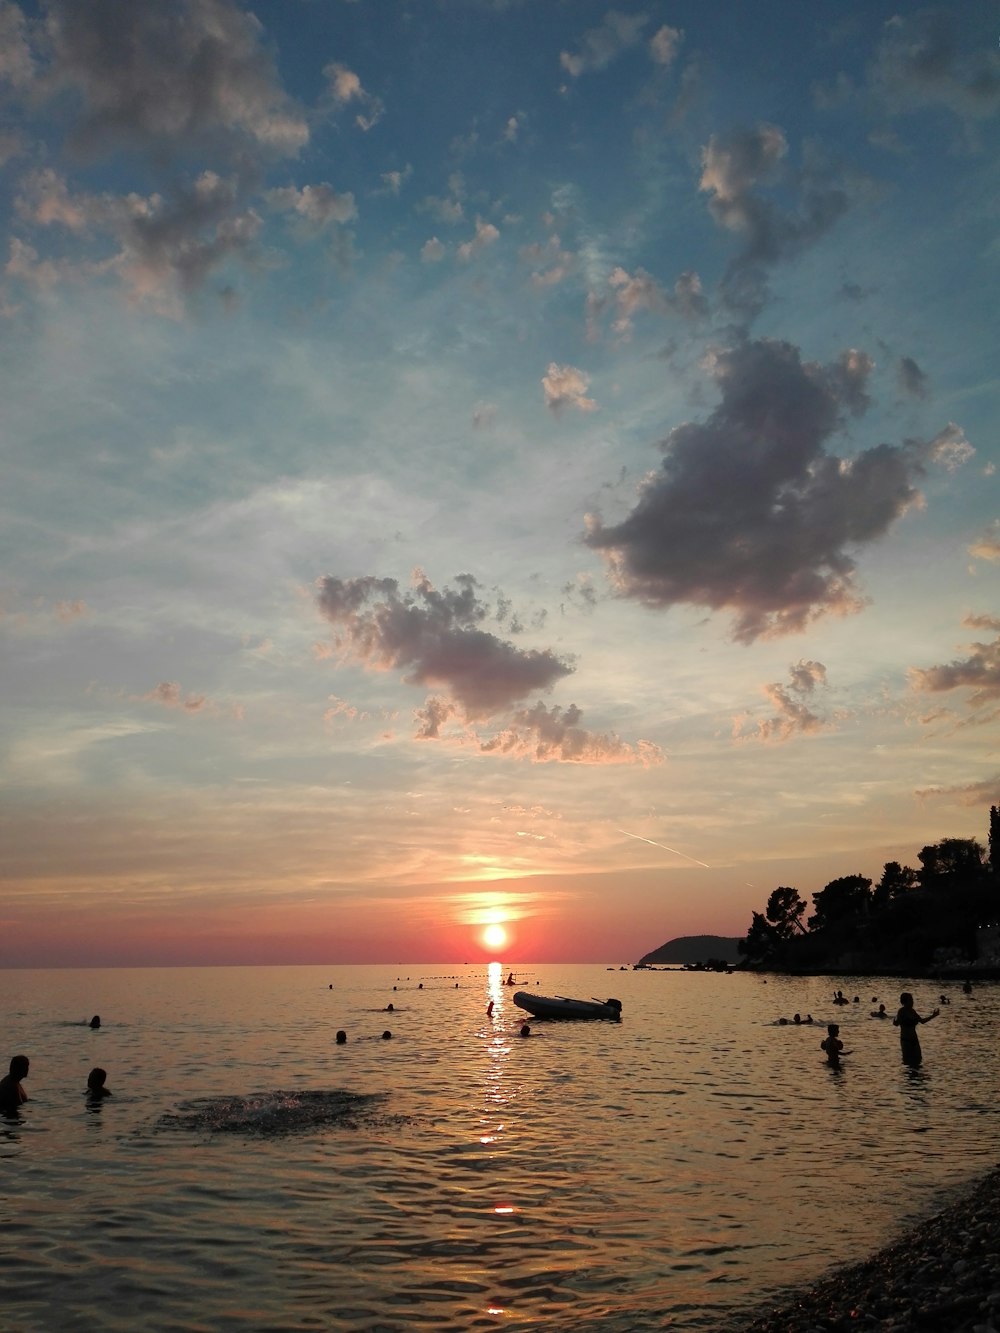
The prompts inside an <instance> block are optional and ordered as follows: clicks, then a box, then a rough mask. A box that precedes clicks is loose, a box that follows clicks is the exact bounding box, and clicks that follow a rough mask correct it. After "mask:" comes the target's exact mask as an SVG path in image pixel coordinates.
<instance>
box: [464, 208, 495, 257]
mask: <svg viewBox="0 0 1000 1333" xmlns="http://www.w3.org/2000/svg"><path fill="white" fill-rule="evenodd" d="M499 239H500V232H499V230H498V229H497V228H496V227H494V225H493V223H492V222H484V221H483V219H482V218H476V234H475V235H474V236H473V238H472V240H471V241H465V242H463V244H462V245H460V246H459V247H458V250H457V254H458V258H459V259H461V260H462V261H463V263H467V262H468V261H469V260H470V259H472V258H473V257H474V256H475V255H478V254H479V253H480V251H482V250H485V249H486V248H487V246H490V245H493V244H494V243H495V242H496V241H498V240H499Z"/></svg>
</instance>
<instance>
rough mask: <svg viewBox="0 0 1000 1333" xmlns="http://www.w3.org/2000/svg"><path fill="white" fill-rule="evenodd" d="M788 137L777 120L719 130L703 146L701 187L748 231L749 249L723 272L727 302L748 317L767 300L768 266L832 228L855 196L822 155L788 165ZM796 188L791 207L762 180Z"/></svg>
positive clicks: (714, 207) (737, 228)
mask: <svg viewBox="0 0 1000 1333" xmlns="http://www.w3.org/2000/svg"><path fill="white" fill-rule="evenodd" d="M787 153H788V143H787V140H786V139H785V135H784V132H783V131H782V130H781V129H779V128H778V126H776V125H770V124H766V123H765V124H761V125H757V126H755V127H754V128H753V129H747V130H737V131H735V132H734V133H732V134H729V135H714V134H713V135H712V137H711V138H710V139H709V142H708V144H707V146H706V147H705V148H704V150H703V152H702V174H701V180H700V188H701V189H702V190H703V191H704V192H705V193H706V194H708V195H709V196H710V198H709V204H708V207H709V212H710V213H711V214H712V216H713V217H714V218H715V220H716V222H717V223H718V224H719V226H721V227H724V228H726V230H727V231H731V232H734V233H737V234H738V235H740V236H741V237H742V238H743V248H742V250H741V251H740V253H739V255H738V256H737V257H736V259H735V260H734V261H733V262H732V263H731V264H730V266H729V269H728V271H727V273H726V275H725V277H724V279H723V284H722V287H723V294H724V296H725V298H726V301H727V303H728V304H729V305H730V306H731V308H733V309H734V310H736V311H739V312H742V313H744V314H745V315H747V316H754V315H756V314H757V313H758V312H759V310H760V308H761V307H762V305H763V303H764V301H765V299H766V280H765V276H764V275H765V270H766V268H767V267H768V266H770V265H773V264H776V263H779V262H781V261H783V260H786V259H788V258H789V257H791V256H792V255H795V254H797V253H798V252H799V251H800V250H802V249H803V248H804V247H805V246H807V245H809V244H811V243H812V242H813V241H815V240H817V239H818V238H819V237H820V236H822V235H824V234H825V233H826V232H827V231H828V230H829V229H830V227H831V226H832V225H833V224H834V223H835V222H836V221H837V219H838V218H839V217H840V216H841V215H842V214H843V213H844V212H845V211H846V210H847V208H848V205H849V202H850V200H849V196H848V193H847V191H846V190H845V189H844V187H843V186H842V184H841V183H840V182H839V181H837V180H836V179H835V178H834V176H833V174H832V173H831V172H830V171H828V170H826V169H824V168H823V167H822V166H821V165H820V164H819V163H817V162H810V163H809V164H807V165H806V166H804V167H803V168H801V169H800V170H799V171H797V172H788V171H786V170H785V168H784V161H785V158H786V156H787ZM778 184H781V185H782V186H784V187H785V188H786V190H787V188H788V187H789V186H791V187H792V189H793V191H794V196H795V207H794V209H793V210H784V209H782V208H780V207H779V206H778V205H777V204H776V203H774V202H772V201H771V200H769V199H767V198H766V197H764V196H763V195H762V194H761V193H760V187H762V186H771V185H778Z"/></svg>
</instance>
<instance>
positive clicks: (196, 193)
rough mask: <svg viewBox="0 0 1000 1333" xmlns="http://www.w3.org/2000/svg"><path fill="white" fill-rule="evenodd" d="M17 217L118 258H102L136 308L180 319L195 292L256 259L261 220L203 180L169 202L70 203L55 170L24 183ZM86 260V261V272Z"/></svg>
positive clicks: (133, 198) (137, 198) (212, 180)
mask: <svg viewBox="0 0 1000 1333" xmlns="http://www.w3.org/2000/svg"><path fill="white" fill-rule="evenodd" d="M16 202H17V211H18V216H19V217H20V219H21V220H22V221H23V222H26V223H29V224H32V225H34V226H37V227H46V228H48V227H62V228H66V229H67V230H69V231H72V232H74V233H76V234H77V235H78V236H81V237H86V238H88V239H90V240H92V241H94V242H96V244H97V245H98V246H100V245H101V244H102V243H104V244H106V238H108V237H110V238H111V239H112V241H113V242H114V243H115V244H116V246H117V252H116V253H114V254H113V256H112V257H111V258H110V259H108V258H107V257H106V255H105V254H104V253H100V254H99V255H98V256H97V259H98V262H100V263H101V264H102V265H103V266H104V267H105V268H106V269H107V270H108V271H110V272H114V273H115V274H117V276H118V277H119V278H120V279H121V280H122V281H123V282H124V283H125V285H126V286H127V288H128V289H129V292H130V295H131V296H132V297H133V298H134V299H135V300H137V301H150V302H152V303H154V304H155V305H156V306H157V307H158V308H160V309H161V310H163V311H169V312H171V313H176V306H175V302H176V298H177V297H178V296H179V295H181V296H182V295H184V294H187V293H189V292H192V291H195V290H196V289H197V288H199V287H200V286H201V285H202V284H203V283H204V281H205V280H206V278H207V277H208V275H209V274H210V273H211V272H212V271H213V270H215V269H218V268H220V267H221V266H222V265H224V264H225V263H226V262H227V261H228V260H230V259H239V260H241V261H243V262H248V261H251V260H253V259H254V257H255V254H256V248H257V238H258V234H259V231H260V227H261V220H260V217H259V216H258V214H257V213H256V212H255V211H254V210H253V209H252V208H246V207H244V206H243V205H242V204H241V200H240V189H239V183H238V181H236V180H235V179H234V178H231V177H230V178H223V177H221V176H219V175H217V174H216V173H215V172H213V171H205V172H202V173H201V175H200V176H198V177H197V179H196V180H194V181H192V182H190V183H189V184H180V185H177V186H176V187H175V188H174V189H173V190H172V191H171V192H170V193H169V194H153V195H149V196H142V195H138V194H135V193H132V194H128V195H110V194H103V195H90V194H79V195H73V194H71V193H70V191H69V189H68V188H67V186H66V183H65V181H64V180H63V179H62V178H61V177H60V176H58V175H57V174H56V173H55V172H53V171H51V170H45V171H40V172H35V173H33V174H32V175H30V176H28V177H26V178H25V180H24V181H23V183H22V189H21V192H20V194H19V195H18V198H17V201H16ZM87 262H88V261H87V260H81V265H82V266H85V265H86V263H87Z"/></svg>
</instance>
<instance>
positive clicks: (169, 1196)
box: [0, 965, 1000, 1333]
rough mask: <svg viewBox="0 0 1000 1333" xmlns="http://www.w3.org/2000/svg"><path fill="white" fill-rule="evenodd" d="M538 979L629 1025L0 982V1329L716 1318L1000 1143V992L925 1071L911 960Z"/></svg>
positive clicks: (598, 1323) (417, 997)
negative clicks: (868, 965) (614, 1011)
mask: <svg viewBox="0 0 1000 1333" xmlns="http://www.w3.org/2000/svg"><path fill="white" fill-rule="evenodd" d="M515 971H516V975H517V978H518V981H519V982H520V983H522V984H523V985H524V988H525V989H530V990H537V991H538V992H540V993H542V994H562V995H577V996H592V995H596V996H598V997H600V998H605V997H606V996H608V995H613V996H616V997H617V998H619V999H621V1001H622V1003H623V1006H624V1018H623V1021H622V1022H621V1023H620V1024H611V1023H603V1022H600V1023H597V1022H595V1023H586V1022H584V1023H563V1024H559V1023H544V1022H541V1021H532V1025H531V1026H532V1035H531V1037H530V1038H528V1039H524V1038H522V1037H520V1036H519V1035H518V1030H519V1027H520V1024H521V1021H522V1019H523V1017H524V1015H522V1013H521V1011H520V1010H517V1009H515V1008H514V1007H513V1004H512V999H511V997H512V993H513V988H509V987H504V986H503V985H502V984H501V982H502V979H503V974H502V973H501V971H500V969H499V968H495V967H494V968H493V969H492V970H490V969H486V968H484V967H461V968H459V967H455V966H453V965H443V966H440V967H433V966H427V965H420V966H412V967H405V966H399V967H394V966H379V967H331V968H315V967H298V968H218V969H213V968H192V969H184V968H171V969H162V970H157V969H151V970H141V971H140V970H136V971H131V970H110V971H97V970H85V971H12V972H7V973H4V974H2V975H0V1004H2V1009H3V1013H4V1015H5V1020H6V1021H5V1024H4V1033H5V1043H6V1049H5V1050H4V1051H2V1052H0V1060H2V1063H3V1072H5V1071H6V1063H7V1060H8V1059H9V1057H10V1055H13V1054H16V1053H19V1052H23V1053H25V1054H27V1055H28V1056H29V1057H30V1059H31V1072H30V1075H29V1077H28V1079H27V1080H26V1082H25V1089H26V1091H27V1092H28V1094H29V1097H30V1099H31V1100H30V1101H29V1102H28V1104H27V1105H26V1106H25V1108H24V1109H23V1111H22V1112H21V1114H20V1116H19V1117H17V1118H16V1119H13V1120H11V1119H7V1120H4V1119H3V1118H0V1172H2V1176H3V1189H2V1205H0V1207H2V1213H3V1218H4V1226H3V1228H2V1230H0V1305H2V1311H3V1313H2V1323H3V1328H4V1329H5V1330H8V1333H13V1331H14V1330H52V1329H59V1330H74V1329H87V1330H95V1329H97V1330H104V1329H109V1330H110V1329H121V1330H123V1331H124V1330H129V1333H134V1331H135V1330H137V1329H149V1330H211V1331H212V1333H214V1331H215V1330H225V1329H347V1330H371V1331H372V1333H375V1330H379V1331H380V1333H382V1331H384V1333H395V1331H396V1330H410V1329H432V1330H450V1329H455V1330H468V1329H505V1330H514V1329H528V1328H535V1327H538V1328H545V1329H566V1330H570V1329H572V1330H586V1329H597V1330H630V1331H631V1330H644V1329H662V1328H671V1329H716V1330H718V1329H722V1328H729V1327H731V1326H734V1322H733V1321H734V1317H735V1313H736V1312H739V1311H740V1310H745V1309H747V1307H749V1306H751V1305H752V1304H754V1303H755V1302H757V1301H759V1300H761V1299H762V1298H763V1297H765V1296H766V1295H767V1293H769V1292H771V1291H773V1290H775V1289H776V1288H779V1287H784V1286H788V1285H791V1284H797V1283H800V1282H805V1281H808V1280H810V1279H812V1278H814V1277H816V1276H817V1275H819V1274H820V1273H821V1272H823V1270H825V1269H826V1268H828V1267H829V1266H830V1265H831V1264H833V1263H835V1262H840V1261H843V1260H850V1259H857V1258H862V1257H864V1256H865V1255H866V1254H867V1253H869V1252H870V1251H871V1250H872V1249H874V1248H875V1247H877V1246H878V1245H880V1244H881V1243H883V1242H884V1241H886V1240H887V1239H889V1238H890V1237H891V1236H892V1235H893V1234H894V1233H895V1232H896V1230H897V1229H898V1228H899V1227H901V1226H902V1225H903V1224H904V1223H905V1222H907V1221H911V1220H913V1219H914V1218H915V1217H917V1216H919V1215H921V1214H923V1213H924V1212H926V1211H928V1210H929V1209H931V1208H932V1207H933V1206H935V1205H936V1204H940V1203H941V1202H943V1201H944V1199H945V1198H946V1196H947V1194H948V1193H949V1192H950V1191H953V1190H954V1189H955V1188H956V1187H958V1186H961V1185H964V1184H966V1183H968V1182H970V1181H971V1180H972V1179H974V1178H975V1177H976V1176H977V1175H980V1174H982V1173H983V1172H985V1171H986V1170H987V1169H988V1168H990V1167H991V1166H993V1165H994V1163H995V1161H996V1159H997V1157H998V1155H1000V1154H998V1152H997V1146H996V1145H997V1143H998V1141H1000V1098H998V1097H997V1092H998V1081H1000V1080H998V1072H997V1071H998V1066H997V1039H998V1032H1000V1029H998V1022H1000V986H997V985H996V984H994V985H988V984H983V985H979V986H977V987H976V988H975V991H974V993H973V995H972V996H971V997H968V996H965V995H963V993H962V990H961V987H960V986H958V985H955V984H951V985H947V986H945V988H944V989H945V993H946V994H947V995H948V996H949V997H950V999H951V1004H950V1006H948V1007H946V1008H944V1009H943V1011H942V1015H941V1017H940V1018H939V1019H937V1020H936V1021H935V1022H934V1023H932V1024H930V1025H928V1026H927V1027H925V1028H922V1029H921V1040H922V1042H923V1048H924V1064H923V1067H922V1068H921V1069H920V1070H919V1071H913V1070H909V1069H907V1068H905V1067H904V1066H903V1065H902V1063H901V1061H900V1056H899V1042H898V1036H897V1033H896V1030H895V1029H894V1028H893V1027H892V1026H891V1024H889V1023H886V1022H879V1021H877V1020H875V1019H873V1018H871V1017H870V1012H871V1010H872V1008H876V1007H877V1006H876V1005H873V1004H872V997H873V996H878V997H879V999H880V1000H882V1001H884V1002H885V1003H886V1005H887V1007H888V1008H889V1009H890V1010H893V1009H894V1008H895V1006H896V1000H897V996H898V993H899V991H900V989H902V984H901V983H900V982H899V981H898V980H885V979H882V978H869V979H866V980H863V981H862V980H859V979H856V978H844V979H841V980H838V979H836V978H823V979H815V980H783V979H776V978H771V979H769V980H768V981H764V980H762V979H760V978H755V977H749V976H744V975H734V976H717V975H701V974H696V973H683V972H652V973H643V972H619V971H617V970H616V971H613V972H612V971H609V970H606V969H605V968H603V967H598V966H581V965H576V966H572V967H570V966H544V967H537V968H535V967H520V968H515ZM837 986H840V987H841V988H842V989H843V990H844V991H845V993H846V994H847V995H848V996H851V997H853V995H855V994H857V995H859V996H860V1000H861V1003H859V1004H851V1005H849V1006H847V1007H845V1008H842V1009H836V1008H835V1007H834V1006H833V1005H832V1004H831V1003H830V1000H831V996H832V993H833V990H834V988H835V987H837ZM909 989H911V990H913V991H914V993H915V994H916V999H917V1008H918V1009H919V1010H921V1011H922V1012H929V1011H930V1009H931V1007H932V1006H933V1004H934V1002H935V1001H936V999H937V995H938V994H939V993H940V991H941V986H940V985H938V986H932V985H930V984H927V983H920V982H915V983H913V984H912V985H910V987H909ZM490 1000H492V1001H493V1005H494V1008H493V1014H492V1017H489V1016H487V1005H488V1003H489V1001H490ZM389 1003H392V1004H393V1005H394V1006H395V1011H394V1012H393V1013H391V1014H390V1013H387V1012H385V1006H386V1005H388V1004H389ZM796 1010H797V1011H799V1012H800V1013H801V1014H802V1015H803V1016H804V1015H805V1014H806V1013H807V1012H811V1013H812V1015H813V1016H814V1017H815V1018H816V1019H817V1020H820V1021H821V1022H822V1023H825V1022H827V1021H831V1020H835V1021H839V1022H840V1023H841V1026H842V1033H841V1035H842V1037H843V1038H844V1040H845V1045H846V1046H847V1048H848V1050H849V1051H851V1054H850V1055H849V1056H848V1057H847V1058H846V1059H845V1060H844V1063H843V1067H842V1068H841V1070H839V1071H835V1070H831V1069H829V1068H828V1067H827V1066H826V1065H825V1064H824V1062H823V1057H822V1054H821V1052H820V1049H819V1043H820V1040H821V1038H822V1037H823V1035H825V1034H824V1031H823V1029H822V1028H821V1027H813V1028H809V1027H805V1028H795V1027H791V1026H789V1027H781V1026H776V1025H775V1020H776V1019H777V1018H778V1017H779V1016H780V1015H785V1016H788V1017H790V1016H791V1015H792V1013H793V1012H794V1011H796ZM95 1013H99V1014H100V1015H101V1019H102V1026H101V1028H100V1030H98V1031H91V1029H90V1028H89V1027H88V1026H87V1022H88V1021H89V1019H90V1017H91V1015H92V1014H95ZM338 1028H343V1029H345V1030H346V1032H347V1033H348V1037H349V1040H348V1042H347V1044H346V1045H343V1046H338V1045H336V1044H335V1040H334V1037H335V1033H336V1030H337V1029H338ZM387 1028H388V1029H389V1030H391V1032H392V1038H391V1040H383V1039H382V1038H381V1033H382V1032H383V1030H384V1029H387ZM95 1065H99V1066H102V1067H103V1068H105V1069H106V1070H107V1072H108V1087H109V1088H111V1090H112V1093H113V1095H112V1096H111V1097H109V1098H107V1099H106V1100H105V1102H104V1103H103V1104H101V1105H100V1106H98V1107H96V1108H95V1107H93V1106H89V1105H88V1103H87V1100H86V1098H85V1097H84V1096H83V1091H84V1088H85V1085H86V1079H87V1074H88V1072H89V1070H90V1069H91V1068H92V1067H93V1066H95ZM735 1326H736V1327H738V1326H739V1319H738V1318H735Z"/></svg>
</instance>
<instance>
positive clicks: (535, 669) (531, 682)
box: [317, 571, 574, 719]
mask: <svg viewBox="0 0 1000 1333" xmlns="http://www.w3.org/2000/svg"><path fill="white" fill-rule="evenodd" d="M455 585H456V586H455V587H454V588H444V589H443V590H441V591H438V590H436V589H435V588H433V587H432V586H431V584H430V582H429V581H428V579H427V577H426V576H425V575H424V574H422V573H421V572H420V571H417V572H416V574H415V575H414V583H413V588H412V590H411V591H409V592H401V591H400V589H399V585H398V584H397V582H396V580H395V579H378V578H374V577H371V576H367V577H362V578H356V579H346V580H345V579H338V578H334V577H332V576H330V575H327V576H326V577H324V578H321V579H320V580H319V581H318V584H317V586H318V588H319V592H318V594H317V604H318V606H319V610H320V612H321V613H322V614H323V615H324V616H325V617H326V618H327V620H329V621H330V623H331V624H332V625H334V626H335V627H336V629H337V630H338V636H337V643H338V646H339V647H340V648H341V650H342V651H343V652H345V653H346V654H347V656H348V657H350V658H352V659H353V660H356V661H359V662H361V663H363V664H364V665H365V666H367V667H368V668H369V669H370V670H373V671H397V670H398V671H403V672H405V673H406V674H404V676H403V680H404V681H405V682H406V684H408V685H422V686H429V687H431V688H441V687H443V688H445V689H446V690H447V691H448V693H449V695H450V700H449V702H451V703H455V704H457V705H458V706H459V707H460V708H461V709H462V711H463V713H464V715H465V716H466V717H467V718H470V719H471V718H488V717H491V716H493V715H494V714H496V713H497V712H500V711H502V710H505V709H507V708H509V707H511V705H512V704H514V703H516V702H517V701H518V700H520V699H523V698H525V697H526V696H527V695H529V694H533V693H534V692H535V691H536V690H547V689H550V688H551V686H552V685H554V684H555V683H556V681H558V680H561V679H563V677H565V676H568V675H571V674H572V672H573V669H574V668H573V666H572V665H571V664H570V663H569V662H566V661H564V660H563V659H561V658H559V657H557V656H556V655H555V654H554V653H553V652H551V651H550V650H549V649H545V650H544V651H539V650H537V649H527V650H526V649H521V648H517V647H515V646H514V645H513V644H512V643H510V642H509V641H506V640H503V639H500V638H498V637H497V636H496V635H494V634H491V633H490V632H489V631H488V630H485V629H483V628H482V627H481V626H482V622H483V621H484V620H485V619H486V618H487V616H488V615H489V614H490V611H491V608H490V606H489V605H488V604H487V603H486V602H484V601H483V600H482V599H481V598H480V597H479V595H478V589H479V585H478V584H477V582H476V580H475V579H474V578H473V577H472V576H471V575H469V574H460V575H458V576H457V577H456V579H455Z"/></svg>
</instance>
